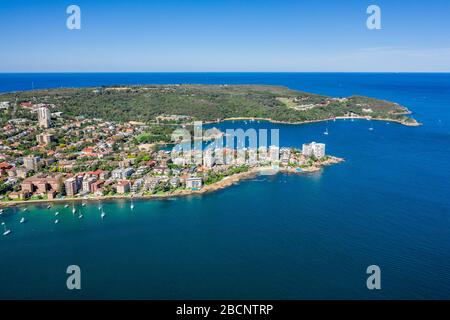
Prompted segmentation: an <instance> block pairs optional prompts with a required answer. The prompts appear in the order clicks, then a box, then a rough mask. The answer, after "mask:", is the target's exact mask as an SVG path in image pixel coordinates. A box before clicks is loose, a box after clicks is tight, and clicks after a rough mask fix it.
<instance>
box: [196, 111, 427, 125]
mask: <svg viewBox="0 0 450 320" xmlns="http://www.w3.org/2000/svg"><path fill="white" fill-rule="evenodd" d="M406 114H410V113H405V115H406ZM335 119H336V120H350V119H359V120H374V121H386V122H394V123H399V124H401V125H404V126H407V127H418V126H421V125H422V123H420V122H417V120H415V119H413V120H414V122H405V121H401V120H396V119H389V118H371V117H363V116H353V117H350V116H342V117H333V118H326V119H318V120H306V121H298V122H289V121H280V120H273V119H271V118H251V117H231V118H225V119H221V120H219V121H205V122H204V123H205V124H213V123H221V122H226V121H251V120H253V121H268V122H271V123H279V124H292V125H302V124H308V123H317V122H325V121H333V120H335Z"/></svg>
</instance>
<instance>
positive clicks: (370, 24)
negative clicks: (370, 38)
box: [366, 4, 381, 30]
mask: <svg viewBox="0 0 450 320" xmlns="http://www.w3.org/2000/svg"><path fill="white" fill-rule="evenodd" d="M367 14H370V16H369V17H368V18H367V22H366V25H367V28H368V29H369V30H380V29H381V9H380V7H379V6H377V5H374V4H373V5H370V6H369V7H367Z"/></svg>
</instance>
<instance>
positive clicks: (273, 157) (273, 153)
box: [269, 146, 280, 162]
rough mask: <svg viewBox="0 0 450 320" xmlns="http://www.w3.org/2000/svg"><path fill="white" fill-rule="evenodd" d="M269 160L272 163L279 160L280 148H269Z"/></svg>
mask: <svg viewBox="0 0 450 320" xmlns="http://www.w3.org/2000/svg"><path fill="white" fill-rule="evenodd" d="M269 159H270V161H272V162H277V161H279V160H280V148H279V147H277V146H270V147H269Z"/></svg>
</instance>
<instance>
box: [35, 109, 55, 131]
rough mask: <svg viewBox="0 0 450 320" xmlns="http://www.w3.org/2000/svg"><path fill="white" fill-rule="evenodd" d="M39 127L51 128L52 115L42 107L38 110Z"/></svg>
mask: <svg viewBox="0 0 450 320" xmlns="http://www.w3.org/2000/svg"><path fill="white" fill-rule="evenodd" d="M37 113H38V122H39V126H40V127H42V128H50V125H51V117H52V115H51V113H50V110H49V109H48V108H47V107H41V108H39V109H38V110H37Z"/></svg>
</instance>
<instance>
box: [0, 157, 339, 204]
mask: <svg viewBox="0 0 450 320" xmlns="http://www.w3.org/2000/svg"><path fill="white" fill-rule="evenodd" d="M344 161H345V160H344V159H342V158H337V157H332V156H330V158H329V159H327V160H325V161H324V162H322V163H321V164H320V165H317V166H312V167H307V168H304V169H302V171H301V172H298V171H296V170H295V169H293V168H290V167H285V168H280V169H278V170H275V169H273V168H272V167H270V166H266V167H256V168H252V169H250V170H249V171H246V172H241V173H236V174H234V175H231V176H228V177H225V178H224V179H222V180H220V181H217V182H215V183H213V184H210V185H205V186H203V187H202V188H201V189H200V190H189V189H183V190H175V191H174V192H172V193H168V194H159V195H158V194H151V195H112V196H97V197H87V198H83V197H81V198H65V199H53V200H48V199H42V200H26V201H9V202H1V203H0V208H11V207H16V206H24V205H31V204H55V203H57V204H64V203H74V202H98V201H112V200H129V199H137V200H152V199H154V200H157V199H167V198H174V197H186V196H191V195H202V194H206V193H211V192H215V191H219V190H222V189H225V188H228V187H230V186H232V185H233V184H236V183H238V182H240V181H242V180H246V179H251V178H253V177H255V176H257V175H261V174H263V173H264V172H270V174H272V175H273V174H279V173H288V174H304V173H312V172H317V171H320V170H321V169H322V168H323V167H326V166H330V165H333V164H338V163H341V162H344Z"/></svg>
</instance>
